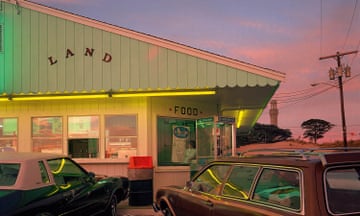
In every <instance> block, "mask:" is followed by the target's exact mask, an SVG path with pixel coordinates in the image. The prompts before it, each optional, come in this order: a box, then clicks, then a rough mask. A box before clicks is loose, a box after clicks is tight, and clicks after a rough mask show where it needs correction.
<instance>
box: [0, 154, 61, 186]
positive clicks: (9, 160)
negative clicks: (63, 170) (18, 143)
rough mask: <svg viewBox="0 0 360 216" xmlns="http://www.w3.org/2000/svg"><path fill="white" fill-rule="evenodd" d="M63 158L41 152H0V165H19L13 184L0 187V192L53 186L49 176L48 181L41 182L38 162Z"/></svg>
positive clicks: (52, 180) (51, 178)
mask: <svg viewBox="0 0 360 216" xmlns="http://www.w3.org/2000/svg"><path fill="white" fill-rule="evenodd" d="M65 157H66V156H64V155H57V154H50V153H41V152H0V165H1V164H21V166H20V170H19V171H18V172H17V174H16V181H15V184H13V185H9V186H7V185H5V186H0V190H2V189H10V190H31V189H35V188H39V187H45V186H49V185H54V179H53V177H52V176H49V178H50V179H49V181H45V182H44V181H43V180H42V176H41V173H40V168H39V165H38V163H39V161H45V160H49V159H57V158H65ZM45 166H46V165H45Z"/></svg>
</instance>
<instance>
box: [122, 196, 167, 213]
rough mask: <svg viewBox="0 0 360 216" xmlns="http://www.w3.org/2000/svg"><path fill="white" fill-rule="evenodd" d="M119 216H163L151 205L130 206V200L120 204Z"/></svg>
mask: <svg viewBox="0 0 360 216" xmlns="http://www.w3.org/2000/svg"><path fill="white" fill-rule="evenodd" d="M118 215H119V216H161V215H162V214H161V213H159V212H155V211H154V209H153V207H152V206H151V205H146V206H130V205H129V204H128V200H125V201H122V202H120V204H118Z"/></svg>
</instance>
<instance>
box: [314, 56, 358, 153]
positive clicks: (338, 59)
mask: <svg viewBox="0 0 360 216" xmlns="http://www.w3.org/2000/svg"><path fill="white" fill-rule="evenodd" d="M357 52H358V51H357V50H355V51H350V52H345V53H340V52H336V54H335V55H330V56H325V57H320V58H319V60H324V59H328V58H336V61H337V66H338V68H340V67H341V59H340V58H341V57H342V56H345V55H349V54H355V53H357ZM336 70H338V69H336ZM337 76H338V81H339V90H340V106H341V121H342V134H343V142H344V147H345V148H346V147H347V138H346V120H345V108H344V92H343V82H342V72H341V73H338V74H337Z"/></svg>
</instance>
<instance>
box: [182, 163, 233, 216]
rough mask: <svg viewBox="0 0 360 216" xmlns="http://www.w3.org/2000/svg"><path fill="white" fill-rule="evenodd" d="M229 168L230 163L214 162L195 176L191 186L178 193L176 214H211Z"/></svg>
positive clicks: (185, 215) (184, 215)
mask: <svg viewBox="0 0 360 216" xmlns="http://www.w3.org/2000/svg"><path fill="white" fill-rule="evenodd" d="M229 169H230V165H227V164H214V165H211V166H209V167H207V168H206V169H205V170H204V171H203V172H202V173H201V174H200V175H198V176H197V177H195V179H193V181H192V182H191V183H190V185H189V187H188V188H186V189H185V190H184V191H183V192H180V193H179V194H178V202H177V204H176V209H175V213H176V215H178V216H182V215H183V216H188V215H211V211H212V209H213V206H214V203H215V202H216V200H217V199H218V193H219V191H220V188H221V186H222V182H223V180H224V179H225V177H226V175H227V173H228V171H229Z"/></svg>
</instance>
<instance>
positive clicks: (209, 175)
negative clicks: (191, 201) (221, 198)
mask: <svg viewBox="0 0 360 216" xmlns="http://www.w3.org/2000/svg"><path fill="white" fill-rule="evenodd" d="M230 167H231V166H230V165H226V164H221V165H213V166H211V167H208V168H207V169H206V170H204V171H203V172H202V173H201V174H200V175H199V176H198V177H197V178H196V179H195V180H194V181H193V184H192V186H191V190H192V191H199V192H203V193H209V194H213V195H218V194H219V193H220V191H221V186H222V183H223V182H224V179H225V178H226V176H227V174H228V171H229V169H230Z"/></svg>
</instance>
